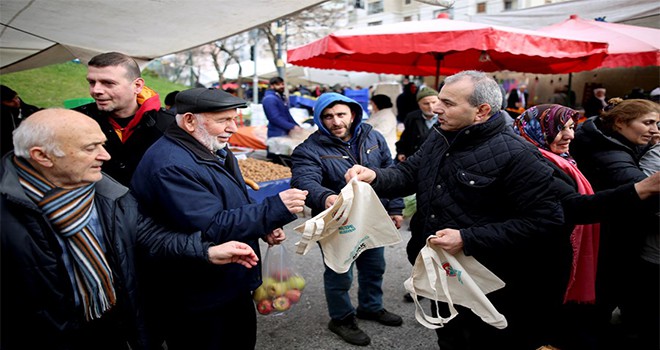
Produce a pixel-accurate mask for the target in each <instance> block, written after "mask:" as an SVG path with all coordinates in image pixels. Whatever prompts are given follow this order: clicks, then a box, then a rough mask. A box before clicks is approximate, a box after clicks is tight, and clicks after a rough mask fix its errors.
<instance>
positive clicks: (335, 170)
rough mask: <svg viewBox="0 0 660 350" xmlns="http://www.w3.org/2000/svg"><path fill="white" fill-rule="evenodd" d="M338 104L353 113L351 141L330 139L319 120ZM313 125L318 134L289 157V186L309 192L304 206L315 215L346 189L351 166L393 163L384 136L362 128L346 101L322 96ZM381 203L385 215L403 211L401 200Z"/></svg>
mask: <svg viewBox="0 0 660 350" xmlns="http://www.w3.org/2000/svg"><path fill="white" fill-rule="evenodd" d="M337 100H341V101H343V102H344V103H346V104H349V105H350V106H351V109H352V110H353V111H354V112H355V113H356V117H355V121H354V122H353V126H352V127H353V139H352V140H351V141H349V142H344V141H342V140H340V139H339V138H337V137H336V136H334V135H332V134H331V133H330V132H329V131H328V130H327V129H326V128H325V127H324V126H323V122H322V121H321V118H320V114H321V112H322V111H323V109H325V108H326V107H327V106H328V105H330V103H332V102H335V101H337ZM314 122H316V125H318V127H319V130H317V131H316V132H315V133H313V134H312V135H310V136H309V137H308V138H307V139H306V140H305V141H304V142H303V143H302V144H300V145H298V147H296V149H295V150H293V154H292V155H291V161H292V169H291V186H293V187H295V188H300V189H302V190H308V191H309V193H308V194H307V200H306V203H305V204H306V205H307V206H308V207H310V208H311V209H312V213H313V215H316V214H318V213H320V212H322V211H323V210H325V200H326V198H328V196H330V195H333V194H339V192H341V189H342V188H343V187H344V186H346V180H345V179H344V174H345V173H346V171H347V170H348V169H349V168H351V167H352V166H353V165H356V164H360V165H363V166H366V167H376V168H385V167H389V166H391V165H392V164H393V161H392V157H391V154H390V151H389V149H388V148H387V142H386V141H385V138H384V137H383V135H382V134H380V133H379V132H377V131H375V130H373V127H372V126H371V125H369V124H362V107H361V106H360V105H359V104H358V103H356V102H355V101H353V100H351V99H350V98H348V97H345V96H343V95H340V94H324V95H321V97H320V98H319V100H318V101H317V104H316V106H315V108H314ZM355 147H357V150H355V149H354V148H355ZM356 155H358V157H356ZM381 202H382V203H383V206H384V207H385V210H387V212H388V214H390V215H401V213H402V211H403V207H404V205H403V200H402V199H401V198H395V199H393V200H387V199H384V198H381Z"/></svg>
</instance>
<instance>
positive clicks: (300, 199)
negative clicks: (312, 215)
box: [280, 188, 308, 214]
mask: <svg viewBox="0 0 660 350" xmlns="http://www.w3.org/2000/svg"><path fill="white" fill-rule="evenodd" d="M307 193H308V192H307V191H303V190H299V189H297V188H290V189H288V190H286V191H282V192H280V199H281V200H282V203H284V206H286V208H287V209H289V212H290V213H291V214H297V213H302V211H303V210H304V209H305V199H306V198H307Z"/></svg>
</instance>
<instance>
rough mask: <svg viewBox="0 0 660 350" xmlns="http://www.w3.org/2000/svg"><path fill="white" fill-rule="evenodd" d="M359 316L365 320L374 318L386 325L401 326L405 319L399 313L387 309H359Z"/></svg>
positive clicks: (373, 319)
mask: <svg viewBox="0 0 660 350" xmlns="http://www.w3.org/2000/svg"><path fill="white" fill-rule="evenodd" d="M357 318H360V319H363V320H372V321H376V322H378V323H380V324H384V325H386V326H400V325H401V324H403V319H402V318H401V316H399V315H395V314H393V313H391V312H389V311H387V310H385V309H382V310H380V311H378V312H366V311H362V310H357Z"/></svg>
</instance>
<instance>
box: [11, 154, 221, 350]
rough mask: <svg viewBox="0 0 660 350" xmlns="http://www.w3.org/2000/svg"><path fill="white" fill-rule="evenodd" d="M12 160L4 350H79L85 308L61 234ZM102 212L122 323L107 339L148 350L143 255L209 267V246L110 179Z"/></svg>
mask: <svg viewBox="0 0 660 350" xmlns="http://www.w3.org/2000/svg"><path fill="white" fill-rule="evenodd" d="M12 156H13V153H10V154H9V155H8V156H6V157H5V158H4V159H3V166H2V168H0V214H1V217H2V223H1V226H0V227H1V231H0V239H1V241H0V248H1V253H0V258H1V259H2V260H1V261H2V263H1V269H2V270H1V273H0V274H1V275H2V284H1V294H0V295H1V298H2V300H1V301H0V303H1V305H2V323H1V325H2V326H1V327H2V330H1V332H2V338H1V345H0V348H2V349H4V350H10V349H72V348H74V346H73V345H72V344H73V343H74V340H75V339H79V338H80V336H81V332H84V331H83V330H81V327H83V326H84V324H85V321H84V316H83V311H82V307H81V306H76V305H75V301H74V292H73V286H72V284H71V280H70V278H69V275H68V272H67V270H66V267H65V266H64V262H63V260H62V248H61V246H60V244H59V243H58V241H57V239H56V238H55V234H56V233H55V232H54V231H53V229H52V227H51V225H50V223H49V222H48V220H47V219H46V218H45V217H44V216H43V214H42V213H41V210H40V209H39V208H38V207H37V205H36V204H35V203H34V202H32V200H30V199H29V198H28V197H27V196H26V195H25V193H24V191H23V189H22V187H21V185H20V184H19V183H18V178H17V175H16V171H15V168H14V166H13V163H12V161H11V157H12ZM95 206H96V210H97V212H98V215H99V220H100V223H101V225H102V227H103V231H104V232H103V235H104V237H105V246H106V257H107V258H108V262H109V263H110V266H111V269H112V273H113V276H114V278H115V290H116V292H117V305H115V307H114V308H113V310H114V311H113V314H114V315H115V316H117V319H118V320H119V323H118V324H115V325H114V326H113V328H112V329H114V330H116V332H114V333H112V334H107V336H108V337H109V338H112V339H113V340H117V339H125V340H126V341H128V342H129V343H130V344H131V347H132V348H133V349H146V348H147V346H148V342H149V341H148V338H147V336H146V333H145V329H146V328H145V327H146V325H145V324H144V321H143V318H142V317H143V315H142V311H141V310H140V305H139V298H140V295H139V292H138V286H137V280H136V264H135V261H136V256H137V255H138V253H142V254H144V255H146V256H150V257H156V256H159V257H172V258H173V257H186V258H188V259H191V258H194V259H196V260H199V261H200V265H205V264H206V263H205V261H206V260H207V254H208V248H209V246H210V245H209V244H208V243H202V241H201V235H200V233H195V234H191V235H184V234H175V233H173V232H170V231H164V230H163V229H162V228H161V227H160V226H157V225H156V224H154V222H153V221H152V220H151V219H149V218H146V217H143V216H141V215H140V214H139V213H138V209H137V202H136V201H135V199H134V198H133V197H132V196H131V195H130V194H129V193H128V189H127V188H125V187H123V186H121V185H119V184H118V183H116V182H115V181H113V180H112V179H111V178H109V177H107V176H104V177H103V179H102V180H101V181H100V182H98V183H97V184H96V196H95ZM26 332H27V334H28V335H27V336H25V334H26ZM99 341H103V339H99ZM90 346H91V347H93V346H92V345H90ZM91 347H90V348H91Z"/></svg>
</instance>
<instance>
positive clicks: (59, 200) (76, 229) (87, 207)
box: [13, 157, 116, 321]
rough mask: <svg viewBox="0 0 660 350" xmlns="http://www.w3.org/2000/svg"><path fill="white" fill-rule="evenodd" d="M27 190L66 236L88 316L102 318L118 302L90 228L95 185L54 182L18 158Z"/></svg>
mask: <svg viewBox="0 0 660 350" xmlns="http://www.w3.org/2000/svg"><path fill="white" fill-rule="evenodd" d="M13 160H14V164H15V165H16V172H17V173H18V179H19V182H20V184H21V186H22V187H23V190H24V191H25V193H26V194H27V196H28V197H30V199H32V200H33V201H34V202H35V203H36V204H37V205H38V206H39V208H41V210H42V211H43V213H44V214H45V215H46V217H48V219H49V220H50V222H51V224H52V225H53V227H55V230H56V231H57V232H58V234H59V235H60V237H62V239H63V241H64V242H65V245H66V247H67V249H68V252H69V255H70V256H71V258H72V261H73V271H74V277H75V278H74V280H75V285H76V287H77V289H78V293H79V294H78V295H80V297H81V298H80V299H81V300H82V303H83V307H84V311H85V319H86V320H88V321H91V320H93V319H97V318H100V317H101V316H102V315H103V313H104V312H106V311H108V310H110V308H112V306H113V305H114V304H115V302H116V295H115V290H114V287H113V278H112V272H111V271H110V266H109V265H108V261H107V260H106V258H105V254H104V253H103V250H102V249H101V246H100V245H99V242H98V240H97V239H96V237H95V236H94V234H93V233H92V231H91V229H90V227H89V221H90V215H91V213H92V210H93V207H94V193H95V190H94V184H93V183H92V184H89V185H87V186H84V187H78V188H74V189H64V188H59V187H56V186H55V185H53V184H52V183H51V182H50V181H48V179H46V178H45V177H44V176H42V175H41V174H39V173H38V172H37V171H36V169H34V168H33V167H32V165H31V164H30V163H28V162H27V161H26V160H24V159H22V158H18V157H14V159H13Z"/></svg>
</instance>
